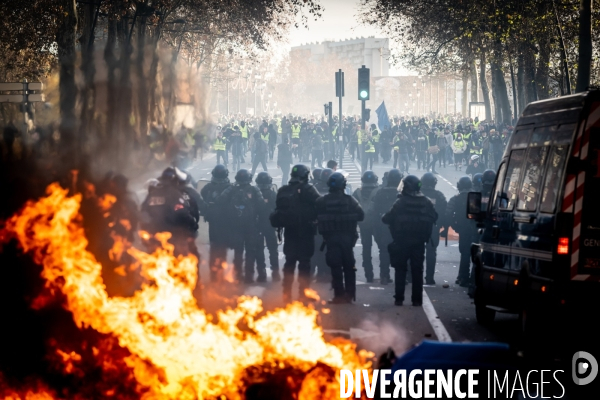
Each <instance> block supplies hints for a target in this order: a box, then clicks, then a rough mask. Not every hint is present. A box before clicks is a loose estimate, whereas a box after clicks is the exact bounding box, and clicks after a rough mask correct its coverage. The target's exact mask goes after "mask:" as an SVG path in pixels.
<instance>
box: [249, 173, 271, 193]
mask: <svg viewBox="0 0 600 400" xmlns="http://www.w3.org/2000/svg"><path fill="white" fill-rule="evenodd" d="M254 182H256V186H258V187H259V188H261V189H269V188H270V187H271V185H272V184H273V178H271V175H269V173H268V172H266V171H263V172H261V173H259V174H258V175H257V176H256V180H255V181H254Z"/></svg>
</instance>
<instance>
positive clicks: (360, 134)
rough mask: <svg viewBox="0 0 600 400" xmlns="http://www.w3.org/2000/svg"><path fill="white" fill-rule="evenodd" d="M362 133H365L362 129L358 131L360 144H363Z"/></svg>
mask: <svg viewBox="0 0 600 400" xmlns="http://www.w3.org/2000/svg"><path fill="white" fill-rule="evenodd" d="M362 134H363V133H362V131H361V130H360V129H359V130H358V131H357V132H356V137H357V138H358V144H362Z"/></svg>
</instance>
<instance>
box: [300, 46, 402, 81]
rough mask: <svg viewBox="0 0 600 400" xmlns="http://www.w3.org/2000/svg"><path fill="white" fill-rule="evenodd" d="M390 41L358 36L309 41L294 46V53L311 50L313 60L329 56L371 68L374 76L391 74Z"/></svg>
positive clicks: (323, 59) (321, 60)
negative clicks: (344, 38)
mask: <svg viewBox="0 0 600 400" xmlns="http://www.w3.org/2000/svg"><path fill="white" fill-rule="evenodd" d="M389 45H390V41H389V39H387V38H375V37H367V38H357V39H348V40H341V41H336V42H334V41H324V42H321V43H307V44H304V45H301V46H295V47H292V50H291V51H292V53H293V52H296V51H299V52H306V51H308V52H310V60H311V61H312V62H325V61H327V58H328V57H332V56H333V57H332V58H337V59H339V60H344V61H347V62H349V63H350V64H352V66H353V67H355V68H356V69H358V68H360V67H362V66H363V65H364V66H365V67H367V68H369V69H370V70H371V71H370V72H371V77H372V78H378V77H385V76H389V73H390V63H389V57H390V47H389Z"/></svg>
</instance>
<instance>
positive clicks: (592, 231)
mask: <svg viewBox="0 0 600 400" xmlns="http://www.w3.org/2000/svg"><path fill="white" fill-rule="evenodd" d="M586 135H589V136H588V137H585V136H584V138H583V141H584V142H586V141H588V140H589V142H588V143H589V145H588V146H589V148H588V150H587V151H588V154H587V162H585V163H583V165H584V166H585V186H584V192H583V202H582V211H581V220H580V223H581V237H580V241H579V266H578V269H577V275H576V277H575V279H576V280H600V128H592V129H590V131H589V133H587V132H586ZM584 145H585V143H584ZM582 147H583V146H582ZM582 156H583V154H582ZM577 212H578V207H577V202H575V213H576V214H577ZM576 218H577V215H576Z"/></svg>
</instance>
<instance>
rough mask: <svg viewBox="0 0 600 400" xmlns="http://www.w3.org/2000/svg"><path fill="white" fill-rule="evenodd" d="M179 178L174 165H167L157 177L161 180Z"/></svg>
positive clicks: (174, 180)
mask: <svg viewBox="0 0 600 400" xmlns="http://www.w3.org/2000/svg"><path fill="white" fill-rule="evenodd" d="M178 179H179V176H178V174H177V170H176V169H175V167H167V168H166V169H165V170H164V171H163V172H162V174H160V176H159V177H158V180H159V181H161V182H176V181H177V180H178Z"/></svg>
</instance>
